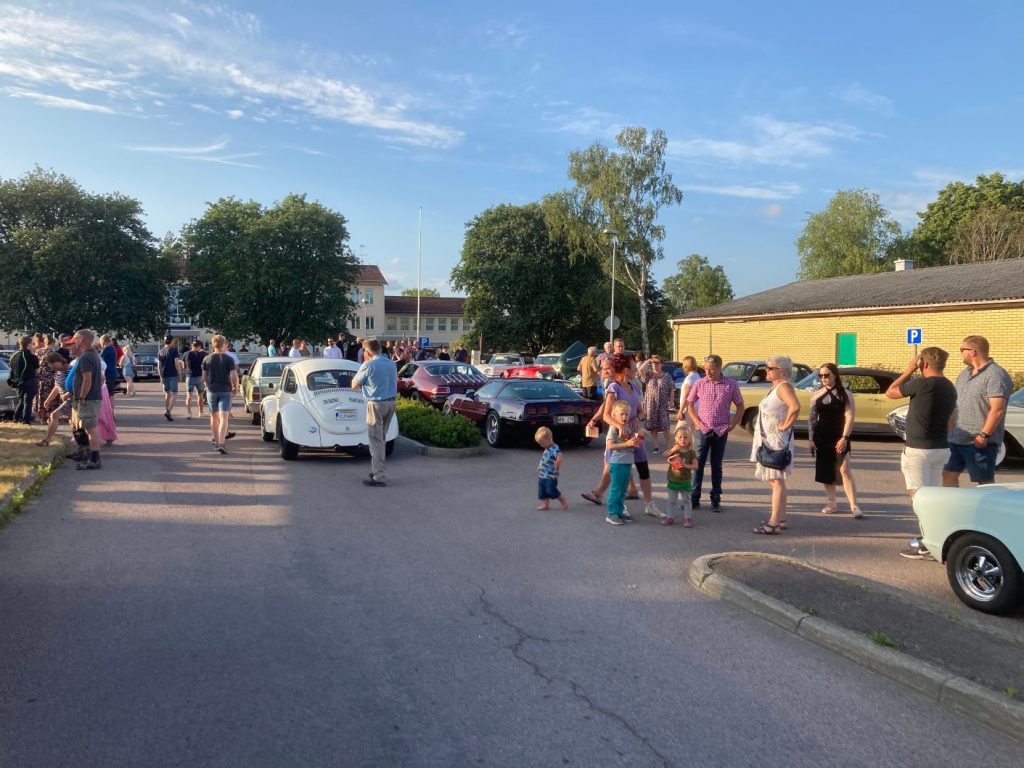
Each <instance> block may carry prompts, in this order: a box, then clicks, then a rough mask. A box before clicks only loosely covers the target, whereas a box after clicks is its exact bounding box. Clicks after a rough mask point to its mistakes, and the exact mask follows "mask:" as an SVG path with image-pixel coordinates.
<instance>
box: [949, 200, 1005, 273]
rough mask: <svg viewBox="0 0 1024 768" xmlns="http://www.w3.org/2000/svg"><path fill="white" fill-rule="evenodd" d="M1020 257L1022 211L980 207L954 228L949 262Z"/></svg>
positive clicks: (988, 206)
mask: <svg viewBox="0 0 1024 768" xmlns="http://www.w3.org/2000/svg"><path fill="white" fill-rule="evenodd" d="M1022 257H1024V211H1019V210H1014V209H1012V208H1006V207H1003V208H994V207H992V206H990V205H988V204H985V205H982V206H981V207H980V208H978V210H976V211H975V212H974V213H973V214H972V215H971V217H970V218H969V219H967V220H966V221H964V222H962V223H961V224H960V226H959V227H957V231H956V236H955V237H954V238H953V240H952V242H951V243H950V245H949V261H950V263H952V264H965V263H968V262H974V261H998V260H1000V259H1019V258H1022Z"/></svg>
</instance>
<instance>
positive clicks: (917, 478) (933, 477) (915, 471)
mask: <svg viewBox="0 0 1024 768" xmlns="http://www.w3.org/2000/svg"><path fill="white" fill-rule="evenodd" d="M947 461H949V448H906V447H904V449H903V454H902V455H901V456H900V469H902V470H903V477H904V479H905V480H906V481H907V490H908V491H916V490H917V489H918V488H926V487H937V486H940V485H942V467H943V466H944V465H945V463H946V462H947Z"/></svg>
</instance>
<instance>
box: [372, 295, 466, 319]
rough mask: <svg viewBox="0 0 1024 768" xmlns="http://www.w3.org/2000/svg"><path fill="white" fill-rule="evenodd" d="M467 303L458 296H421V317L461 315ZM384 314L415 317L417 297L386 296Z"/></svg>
mask: <svg viewBox="0 0 1024 768" xmlns="http://www.w3.org/2000/svg"><path fill="white" fill-rule="evenodd" d="M465 303H466V300H465V299H462V298H459V297H457V296H442V297H440V298H436V297H434V296H421V297H420V314H421V315H461V314H462V305H463V304H465ZM384 314H385V315H415V314H416V297H415V296H385V297H384Z"/></svg>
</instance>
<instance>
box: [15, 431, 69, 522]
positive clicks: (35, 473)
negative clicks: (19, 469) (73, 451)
mask: <svg viewBox="0 0 1024 768" xmlns="http://www.w3.org/2000/svg"><path fill="white" fill-rule="evenodd" d="M67 452H68V444H67V443H65V442H64V441H62V440H61V439H60V438H59V437H58V438H56V442H55V443H54V444H52V445H51V446H50V455H49V458H46V459H43V460H42V461H41V462H39V463H38V464H36V465H35V466H34V467H32V468H31V469H30V470H29V471H28V474H27V475H25V477H23V478H22V479H21V480H19V481H18V482H17V483H16V484H15V486H14V488H12V489H11V490H10V491H8V492H7V493H5V494H4V495H3V496H0V526H2V525H3V524H4V519H5V518H4V515H5V514H6V511H7V509H8V507H10V505H11V503H12V502H13V501H14V499H15V498H16V497H17V496H18V495H19V494H23V493H25V492H26V491H27V490H29V489H30V488H31V487H32V486H33V485H35V484H36V482H38V480H39V471H40V470H41V469H44V468H46V469H53V468H54V466H55V465H56V464H57V459H58V457H63V456H66V455H67Z"/></svg>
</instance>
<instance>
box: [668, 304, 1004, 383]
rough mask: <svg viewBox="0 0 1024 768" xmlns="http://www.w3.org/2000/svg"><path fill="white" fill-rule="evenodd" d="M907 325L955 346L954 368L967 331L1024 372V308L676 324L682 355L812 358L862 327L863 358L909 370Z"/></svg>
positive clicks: (821, 358) (818, 360)
mask: <svg viewBox="0 0 1024 768" xmlns="http://www.w3.org/2000/svg"><path fill="white" fill-rule="evenodd" d="M907 328H921V329H923V338H924V341H923V344H922V346H926V347H931V346H936V347H942V348H943V349H945V350H946V351H947V352H949V353H950V362H949V366H948V371H947V373H955V372H956V371H958V370H959V367H960V365H959V359H960V358H959V352H958V350H959V347H960V342H961V341H962V340H963V338H964V337H965V336H968V335H973V334H977V335H980V336H984V337H985V338H987V339H988V341H989V345H990V347H991V352H990V353H991V355H992V357H993V358H994V359H995V360H996V362H998V363H999V364H1000V365H1002V366H1003V367H1004V368H1006V369H1007V370H1008V371H1010V372H1011V373H1014V372H1024V308H1019V307H1018V308H1008V309H988V310H986V309H951V310H945V311H943V310H934V309H932V310H927V311H926V310H920V311H917V312H915V313H909V314H903V313H888V314H883V313H881V312H880V313H879V314H872V315H866V314H856V315H831V316H821V317H793V318H766V319H763V320H762V319H758V320H736V321H732V320H730V321H718V322H699V323H676V324H674V327H673V330H674V334H673V337H674V353H675V355H674V359H675V360H681V359H682V357H683V356H684V355H693V356H694V357H696V358H697V359H698V360H701V359H702V358H703V357H704V356H705V355H708V354H710V353H712V352H714V353H716V354H719V355H721V356H722V358H723V359H724V360H725V361H726V362H728V361H729V360H747V359H749V360H759V359H763V358H764V357H765V356H766V355H770V354H783V355H789V356H790V357H792V358H793V360H794V361H796V362H801V363H806V364H807V365H810V366H816V365H821V364H822V363H826V362H831V361H834V360H835V359H836V335H837V334H840V333H856V334H857V365H863V366H876V365H878V366H881V367H883V368H890V369H893V370H901V369H902V368H903V366H904V365H906V363H907V360H909V359H910V355H911V354H912V353H913V347H912V346H909V345H908V344H907V343H906V332H907Z"/></svg>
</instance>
